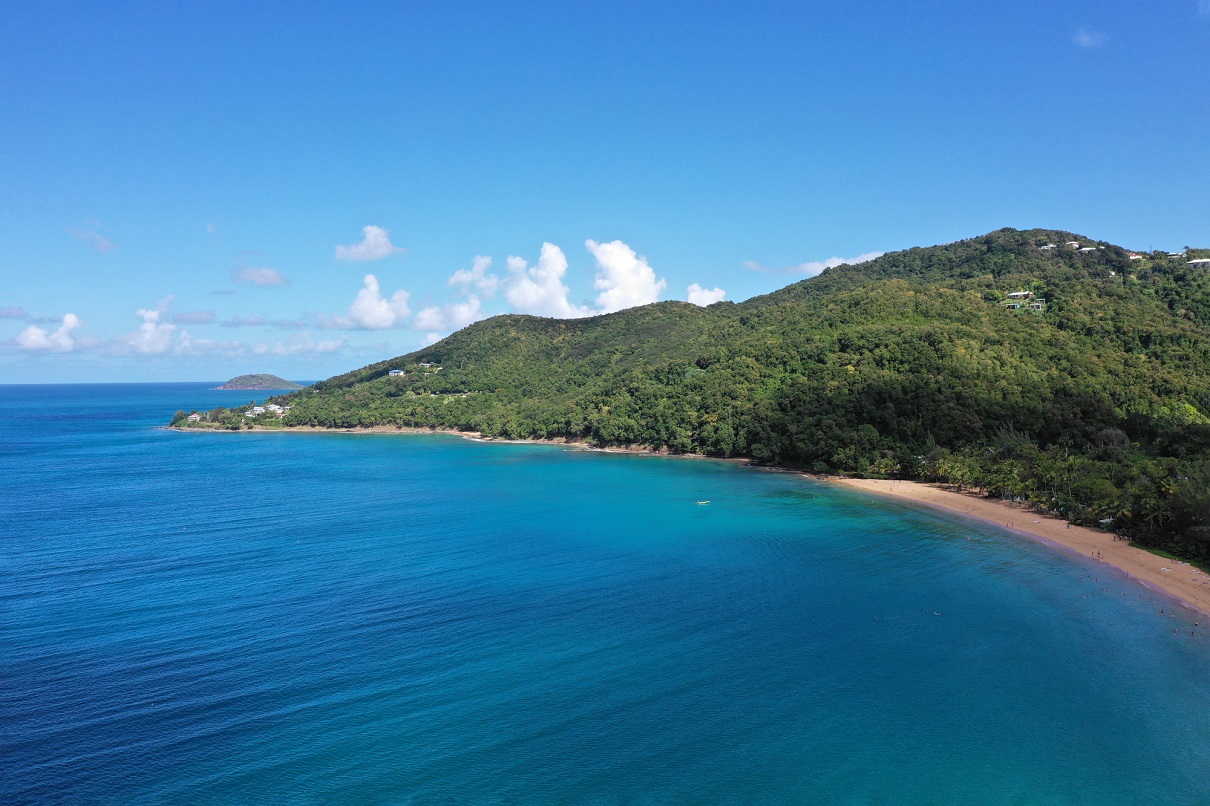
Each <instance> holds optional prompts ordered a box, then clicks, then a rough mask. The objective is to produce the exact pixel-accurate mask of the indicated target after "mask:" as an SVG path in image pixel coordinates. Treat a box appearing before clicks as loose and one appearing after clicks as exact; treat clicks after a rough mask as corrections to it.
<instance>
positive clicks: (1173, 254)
mask: <svg viewBox="0 0 1210 806" xmlns="http://www.w3.org/2000/svg"><path fill="white" fill-rule="evenodd" d="M1184 256H1185V253H1184V252H1169V253H1168V257H1170V258H1173V259H1175V258H1178V257H1184Z"/></svg>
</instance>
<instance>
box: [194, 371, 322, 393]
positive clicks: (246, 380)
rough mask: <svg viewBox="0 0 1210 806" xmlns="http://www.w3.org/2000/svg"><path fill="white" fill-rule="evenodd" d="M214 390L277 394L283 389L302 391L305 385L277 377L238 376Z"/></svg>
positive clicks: (263, 375)
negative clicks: (254, 391) (264, 391)
mask: <svg viewBox="0 0 1210 806" xmlns="http://www.w3.org/2000/svg"><path fill="white" fill-rule="evenodd" d="M214 388H215V389H221V390H225V391H232V390H234V391H238V390H241V389H244V390H256V391H260V390H270V391H275V392H276V391H280V390H282V389H302V388H303V385H302V384H301V383H295V382H294V381H287V380H286V379H285V378H279V377H278V376H276V375H266V374H259V375H238V376H236V377H234V378H232V379H231V380H229V381H227V382H226V383H224V384H223V385H222V386H216V387H214Z"/></svg>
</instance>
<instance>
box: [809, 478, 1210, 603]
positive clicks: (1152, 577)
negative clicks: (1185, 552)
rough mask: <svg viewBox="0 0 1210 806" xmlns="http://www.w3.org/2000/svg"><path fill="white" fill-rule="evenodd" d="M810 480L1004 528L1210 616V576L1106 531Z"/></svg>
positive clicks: (931, 496)
mask: <svg viewBox="0 0 1210 806" xmlns="http://www.w3.org/2000/svg"><path fill="white" fill-rule="evenodd" d="M811 478H813V479H817V480H819V481H826V482H831V483H835V484H842V485H844V486H846V487H851V488H854V489H858V490H863V491H865V492H871V493H876V494H878V495H885V496H890V497H892V498H898V499H901V500H904V501H910V502H912V503H915V504H925V505H928V506H934V507H938V508H940V509H944V510H947V511H949V512H953V513H956V514H958V515H965V516H967V517H971V518H978V519H979V520H983V521H986V522H988V523H994V524H996V525H997V526H1003V527H1005V528H1007V529H1011V530H1013V531H1015V532H1019V533H1021V534H1024V535H1027V536H1029V537H1033V538H1035V539H1038V540H1041V541H1042V542H1044V543H1049V544H1051V545H1053V546H1058V547H1059V548H1062V549H1067V550H1069V551H1073V552H1076V553H1078V554H1080V555H1082V556H1084V557H1088V558H1090V559H1092V560H1095V561H1099V562H1103V563H1106V564H1108V565H1111V566H1113V567H1115V568H1117V569H1118V570H1120V571H1123V572H1125V574H1126V576H1128V577H1130V578H1132V579H1134V580H1136V581H1138V582H1140V583H1141V584H1143V585H1145V586H1147V587H1149V588H1155V589H1158V590H1161V591H1164V592H1165V593H1167V594H1168V595H1170V596H1172V597H1174V598H1176V599H1179V600H1180V601H1181V602H1182V603H1184V604H1185V605H1187V606H1188V607H1191V608H1193V609H1195V610H1199V611H1201V612H1202V613H1204V614H1206V615H1210V574H1206V573H1205V572H1204V571H1202V570H1201V569H1199V568H1197V567H1196V566H1193V565H1189V564H1188V563H1185V562H1182V561H1180V560H1167V559H1164V558H1163V557H1160V556H1157V555H1155V554H1152V553H1151V552H1149V551H1144V550H1143V549H1140V548H1137V547H1135V546H1133V545H1131V544H1130V542H1129V541H1126V540H1117V539H1115V538H1114V536H1113V534H1112V533H1110V532H1105V531H1101V530H1100V529H1089V528H1088V527H1085V526H1072V525H1070V524H1068V523H1067V521H1064V520H1062V519H1060V518H1055V517H1051V516H1049V515H1045V514H1042V513H1040V512H1036V511H1034V510H1032V509H1029V508H1028V507H1027V506H1025V505H1024V504H1014V503H1011V502H1008V501H999V500H996V499H993V498H984V497H983V496H981V495H977V494H974V493H959V492H956V491H955V490H953V489H952V488H949V487H943V486H942V485H939V484H925V483H923V482H916V481H894V480H889V479H851V478H843V477H839V476H811Z"/></svg>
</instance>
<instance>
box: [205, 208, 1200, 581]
mask: <svg viewBox="0 0 1210 806" xmlns="http://www.w3.org/2000/svg"><path fill="white" fill-rule="evenodd" d="M1069 241H1075V242H1078V244H1079V246H1078V247H1069V246H1065V245H1064V244H1065V243H1066V242H1069ZM1047 244H1054V245H1055V248H1053V249H1044V248H1041V247H1043V246H1045V245H1047ZM1081 248H1083V249H1085V250H1087V251H1080V249H1081ZM1021 292H1025V293H1024V295H1023V297H1022V298H1010V297H1009V295H1010V294H1014V293H1015V294H1021ZM1009 305H1014V306H1019V307H1017V308H1016V309H1012V308H1010V307H1009ZM1030 305H1033V306H1034V307H1035V308H1036V310H1031V309H1030V307H1029V306H1030ZM429 363H431V364H433V366H428V367H425V366H422V364H429ZM390 370H398V371H402V372H403V373H404V374H402V375H399V376H390V375H389V374H388V372H389V371H390ZM277 402H279V403H282V402H285V403H288V404H290V405H291V406H292V407H291V410H290V411H289V413H288V414H286V415H285V416H284V418H283V419H282V420H281V421H280V425H282V426H285V427H290V426H297V425H312V426H335V427H359V426H371V425H399V426H421V427H436V428H452V429H461V430H474V431H480V432H482V433H484V434H486V435H490V436H500V437H508V438H567V439H577V440H586V441H589V442H593V443H596V444H599V445H620V444H641V445H647V446H651V447H653V448H659V449H666V450H670V451H673V452H695V453H703V454H708V455H712V456H750V457H752V458H753V459H755V460H757V461H760V462H768V463H779V464H786V465H794V466H801V467H806V468H810V469H815V470H819V471H839V472H848V473H860V474H871V475H896V476H902V477H908V478H927V479H939V480H946V481H951V482H954V483H959V484H963V485H970V486H977V487H981V488H984V489H987V490H988V491H989V493H991V494H996V495H1015V496H1020V497H1022V498H1027V499H1030V500H1032V501H1034V502H1035V503H1037V504H1038V505H1039V506H1042V507H1045V508H1048V509H1053V510H1056V511H1059V512H1061V513H1063V514H1064V515H1066V516H1067V517H1069V518H1071V519H1072V520H1074V521H1076V522H1084V523H1089V522H1097V521H1102V520H1104V519H1108V518H1113V519H1114V524H1115V525H1116V526H1117V528H1119V529H1120V530H1122V531H1124V532H1126V533H1129V534H1132V535H1134V536H1136V537H1139V538H1141V539H1143V540H1146V541H1149V542H1151V543H1153V544H1156V545H1160V546H1164V547H1167V548H1170V549H1173V550H1176V551H1179V552H1181V553H1183V554H1184V555H1186V556H1195V557H1199V558H1203V559H1205V558H1210V271H1207V270H1206V269H1204V268H1199V267H1195V266H1190V265H1188V264H1187V263H1186V262H1185V260H1184V259H1171V258H1168V257H1167V256H1166V255H1165V254H1163V253H1156V254H1148V255H1144V256H1141V257H1140V258H1138V259H1131V256H1130V254H1129V253H1128V252H1127V251H1126V250H1124V249H1122V248H1120V247H1118V246H1114V245H1112V244H1107V243H1102V242H1095V241H1091V240H1089V239H1087V238H1083V237H1080V236H1077V235H1073V234H1071V233H1066V232H1059V231H1050V230H1030V231H1025V232H1020V231H1016V230H1011V229H1006V230H1000V231H997V232H993V233H990V234H988V235H985V236H982V237H979V238H973V239H969V240H965V241H959V242H957V243H953V244H947V245H943V246H935V247H928V248H916V249H909V250H906V251H903V252H896V253H892V254H887V255H884V256H882V257H880V258H878V259H877V260H874V261H870V262H868V263H864V264H861V265H857V266H838V267H836V268H834V269H830V270H828V271H826V272H824V273H823V274H821V275H820V276H818V277H814V278H811V279H808V280H804V281H802V282H799V283H796V284H794V285H791V286H788V287H786V288H783V289H781V290H779V291H776V292H774V293H772V294H768V295H765V296H761V297H756V298H754V299H751V300H748V301H746V302H743V303H740V304H733V303H717V304H715V305H712V306H710V307H709V308H699V307H697V306H693V305H690V304H688V303H683V302H664V303H657V304H654V305H648V306H644V307H642V308H633V309H630V310H625V311H621V312H618V313H615V314H610V315H607V316H599V317H593V318H589V319H577V320H553V319H543V318H537V317H530V316H498V317H495V318H492V319H488V320H485V321H482V322H479V323H476V324H474V325H471V326H470V327H467V328H465V329H464V330H462V331H459V332H458V333H455V334H453V335H451V336H450V337H449V338H446V339H444V340H443V341H440V342H438V343H437V344H434V345H432V346H431V347H427V348H425V349H424V350H421V351H419V352H416V353H412V354H409V355H405V356H401V357H399V358H396V359H391V360H389V361H384V362H381V363H378V364H373V365H370V366H368V367H364V368H362V369H359V370H356V371H354V372H350V373H347V374H345V375H340V376H337V377H335V378H331V379H329V380H327V381H323V382H321V383H318V384H316V385H314V386H313V387H310V388H308V389H304V390H301V391H299V392H296V393H293V394H291V395H289V396H284V397H282V398H278V399H277ZM241 414H242V412H232V413H230V414H229V415H222V416H218V417H217V418H216V417H210V418H209V419H211V420H212V421H214V422H221V423H225V424H228V425H232V426H233V427H247V422H245V420H246V418H243V417H242V416H241Z"/></svg>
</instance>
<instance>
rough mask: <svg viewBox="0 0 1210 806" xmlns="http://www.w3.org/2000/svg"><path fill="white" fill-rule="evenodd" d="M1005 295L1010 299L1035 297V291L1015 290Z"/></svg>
mask: <svg viewBox="0 0 1210 806" xmlns="http://www.w3.org/2000/svg"><path fill="white" fill-rule="evenodd" d="M1004 296H1006V297H1008V298H1009V299H1033V298H1034V292H1032V291H1013V292H1010V293H1008V294H1005V295H1004Z"/></svg>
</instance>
